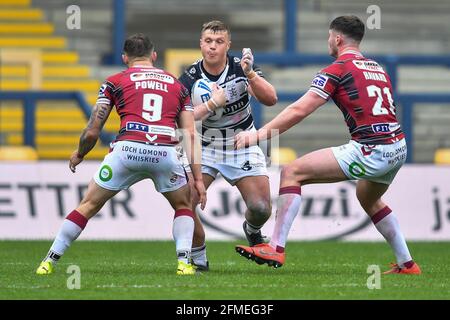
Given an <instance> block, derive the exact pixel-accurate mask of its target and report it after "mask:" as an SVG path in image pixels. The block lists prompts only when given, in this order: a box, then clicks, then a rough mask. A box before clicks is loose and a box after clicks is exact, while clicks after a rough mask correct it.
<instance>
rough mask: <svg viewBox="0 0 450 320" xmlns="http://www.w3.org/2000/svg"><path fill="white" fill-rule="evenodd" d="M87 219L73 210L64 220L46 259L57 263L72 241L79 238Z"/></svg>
mask: <svg viewBox="0 0 450 320" xmlns="http://www.w3.org/2000/svg"><path fill="white" fill-rule="evenodd" d="M87 221H88V220H87V219H86V218H85V217H84V216H83V215H82V214H80V213H79V212H78V211H76V210H74V211H72V212H71V213H70V214H69V215H68V216H67V217H66V219H65V220H64V221H63V223H62V225H61V228H60V229H59V232H58V234H57V235H56V238H55V240H54V241H53V244H52V246H51V247H50V251H49V252H48V254H47V256H46V257H45V259H44V261H45V262H47V261H50V262H52V263H57V262H58V260H59V258H61V256H62V255H63V254H64V252H65V251H66V250H67V248H69V246H70V245H71V244H72V242H73V241H74V240H76V239H77V238H78V236H79V235H80V233H81V231H83V229H84V228H85V227H86V224H87Z"/></svg>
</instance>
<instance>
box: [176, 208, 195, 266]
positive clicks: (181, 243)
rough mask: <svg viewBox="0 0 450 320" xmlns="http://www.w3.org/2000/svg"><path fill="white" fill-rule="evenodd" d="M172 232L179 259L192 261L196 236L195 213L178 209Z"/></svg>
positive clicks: (185, 261) (186, 261)
mask: <svg viewBox="0 0 450 320" xmlns="http://www.w3.org/2000/svg"><path fill="white" fill-rule="evenodd" d="M172 234H173V239H174V240H175V247H176V250H177V257H178V260H179V261H183V262H184V263H191V261H190V260H191V247H192V237H193V236H194V214H193V213H192V211H191V210H189V209H178V210H177V211H175V217H174V219H173V226H172Z"/></svg>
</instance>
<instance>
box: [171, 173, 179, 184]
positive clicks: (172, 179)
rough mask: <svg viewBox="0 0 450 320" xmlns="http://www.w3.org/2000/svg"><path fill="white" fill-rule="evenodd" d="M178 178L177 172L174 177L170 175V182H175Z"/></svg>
mask: <svg viewBox="0 0 450 320" xmlns="http://www.w3.org/2000/svg"><path fill="white" fill-rule="evenodd" d="M177 180H178V175H177V174H176V173H175V174H173V176H172V177H170V180H169V181H170V183H175V182H177Z"/></svg>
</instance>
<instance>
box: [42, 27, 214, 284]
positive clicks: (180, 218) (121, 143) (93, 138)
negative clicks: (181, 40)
mask: <svg viewBox="0 0 450 320" xmlns="http://www.w3.org/2000/svg"><path fill="white" fill-rule="evenodd" d="M155 60H156V52H155V51H154V46H153V43H152V42H151V41H150V40H149V38H148V37H147V36H145V35H143V34H136V35H133V36H131V37H129V38H128V39H127V40H126V41H125V44H124V55H123V62H124V63H125V64H126V65H127V66H128V69H127V70H125V71H122V72H120V73H117V74H115V75H113V76H111V77H109V78H107V80H106V81H105V83H104V84H103V85H102V86H101V88H100V91H99V96H98V100H97V104H96V105H95V107H94V108H93V110H92V113H91V116H90V119H89V122H88V124H87V127H86V129H84V131H83V133H82V134H81V137H80V143H79V146H78V149H77V150H76V151H74V153H73V154H72V156H71V157H70V161H69V167H70V170H72V172H75V168H76V166H77V165H78V164H80V163H81V162H82V161H83V158H84V157H85V156H86V155H87V154H88V153H89V151H90V150H92V148H93V147H94V146H95V144H96V142H97V140H98V137H99V134H100V131H101V130H102V128H103V125H104V124H105V122H106V120H107V119H108V116H109V114H110V112H111V110H112V108H113V107H114V106H115V107H116V111H117V112H118V114H119V116H120V120H121V123H120V131H119V134H118V135H117V137H116V139H115V141H114V142H113V143H112V147H111V151H110V153H109V154H108V155H106V156H105V158H104V160H103V163H102V164H101V165H100V167H99V168H98V170H97V172H96V173H95V175H94V177H93V179H92V180H91V182H90V183H89V187H88V190H87V193H86V195H85V196H84V198H83V200H82V201H81V203H80V204H79V206H78V207H77V208H76V209H75V210H73V211H72V212H71V213H70V214H69V215H68V216H67V217H66V219H65V220H64V222H63V223H62V226H61V227H60V230H59V232H58V234H57V236H56V238H55V240H54V242H53V244H52V246H51V248H50V250H49V252H48V254H47V256H46V257H45V259H44V260H43V261H42V262H41V264H40V266H39V267H38V269H37V270H36V273H37V274H40V275H47V274H50V273H52V272H53V269H54V265H55V264H56V263H57V262H58V260H59V259H60V257H61V256H62V255H63V254H64V252H65V251H66V250H67V249H68V248H69V246H70V245H71V243H72V242H73V241H74V240H75V239H77V238H78V236H79V235H80V233H81V232H82V231H83V229H84V228H85V226H86V224H87V222H88V220H89V219H90V218H92V217H93V216H94V215H95V214H97V212H98V211H99V210H100V209H101V208H102V207H103V205H104V204H105V203H106V201H108V200H109V199H110V198H112V197H113V196H114V195H115V194H117V193H118V192H119V191H120V190H123V189H128V188H129V187H130V186H132V185H133V184H135V183H137V182H139V181H141V180H143V179H151V180H153V182H154V184H155V188H156V190H157V191H158V192H160V193H162V194H163V195H164V197H165V198H166V199H167V200H168V201H169V203H170V205H171V206H172V208H173V209H174V210H175V215H174V220H173V229H172V231H173V237H174V240H175V245H176V252H177V257H178V269H177V274H179V275H191V274H195V269H194V268H193V266H192V264H191V258H190V255H191V247H192V237H193V233H194V220H193V218H194V215H193V213H192V203H191V192H190V190H191V189H190V187H189V185H188V181H187V176H186V172H185V170H184V167H183V165H182V163H181V162H180V160H179V158H178V154H177V152H176V150H175V145H176V144H178V140H177V139H176V129H177V128H179V129H182V130H181V131H182V133H184V139H183V140H185V141H186V143H187V147H185V150H186V151H187V155H188V160H189V163H190V167H191V171H192V175H193V178H194V182H193V190H194V192H197V193H198V195H197V197H199V198H198V199H199V200H198V201H199V203H200V205H201V207H202V208H204V207H205V203H206V191H205V187H204V183H203V178H202V173H201V168H200V159H201V154H200V153H201V148H200V144H198V146H196V145H195V143H196V142H195V141H196V139H194V116H193V109H192V106H191V103H190V97H189V92H188V90H187V89H186V88H185V87H184V86H183V85H182V84H181V83H180V82H179V81H178V80H177V78H175V77H174V76H173V75H171V74H169V73H167V72H165V71H163V70H161V69H157V68H155V67H154V66H153V63H154V61H155ZM197 197H196V198H197ZM155 209H156V210H157V208H155ZM154 213H155V214H161V213H160V212H154Z"/></svg>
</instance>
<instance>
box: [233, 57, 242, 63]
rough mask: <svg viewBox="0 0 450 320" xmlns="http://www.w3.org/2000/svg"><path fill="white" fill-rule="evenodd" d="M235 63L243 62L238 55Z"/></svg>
mask: <svg viewBox="0 0 450 320" xmlns="http://www.w3.org/2000/svg"><path fill="white" fill-rule="evenodd" d="M233 60H234V63H239V62H241V59H239V58H238V57H234V59H233Z"/></svg>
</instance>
